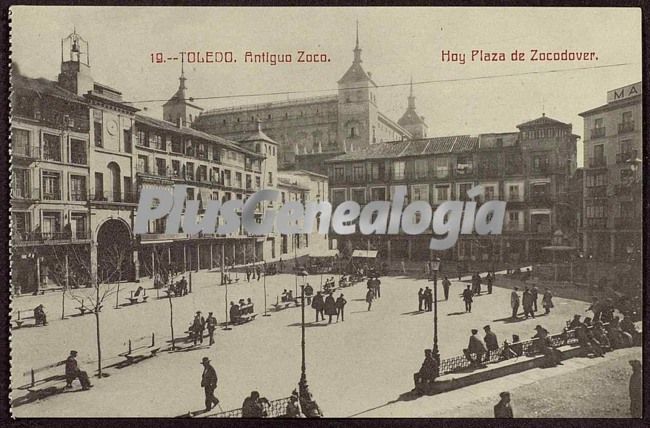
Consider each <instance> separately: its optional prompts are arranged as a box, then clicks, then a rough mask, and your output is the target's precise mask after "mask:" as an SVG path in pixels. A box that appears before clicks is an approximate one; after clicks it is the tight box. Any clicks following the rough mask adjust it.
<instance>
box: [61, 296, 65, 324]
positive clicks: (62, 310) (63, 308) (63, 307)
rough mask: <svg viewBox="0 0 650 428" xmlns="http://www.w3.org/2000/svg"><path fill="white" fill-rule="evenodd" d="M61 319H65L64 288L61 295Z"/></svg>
mask: <svg viewBox="0 0 650 428" xmlns="http://www.w3.org/2000/svg"><path fill="white" fill-rule="evenodd" d="M61 319H62V320H64V319H65V288H64V289H63V292H62V293H61Z"/></svg>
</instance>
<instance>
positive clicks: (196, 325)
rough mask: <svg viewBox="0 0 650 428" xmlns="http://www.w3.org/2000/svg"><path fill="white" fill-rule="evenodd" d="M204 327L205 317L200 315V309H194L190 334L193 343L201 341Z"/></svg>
mask: <svg viewBox="0 0 650 428" xmlns="http://www.w3.org/2000/svg"><path fill="white" fill-rule="evenodd" d="M204 329H205V318H203V317H202V316H201V311H196V315H194V321H193V322H192V335H193V339H194V345H196V342H198V341H201V343H203V330H204Z"/></svg>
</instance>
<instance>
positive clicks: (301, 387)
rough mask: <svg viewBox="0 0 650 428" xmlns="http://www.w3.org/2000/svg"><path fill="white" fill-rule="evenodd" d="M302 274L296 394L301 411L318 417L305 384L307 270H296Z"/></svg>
mask: <svg viewBox="0 0 650 428" xmlns="http://www.w3.org/2000/svg"><path fill="white" fill-rule="evenodd" d="M298 275H300V276H302V278H303V279H302V284H301V285H300V333H301V339H300V348H301V358H302V359H301V364H300V381H299V382H298V395H299V397H300V406H301V407H302V410H303V413H304V414H305V416H307V417H320V416H321V415H320V409H319V407H318V404H316V402H315V401H314V400H313V398H312V396H311V393H310V392H309V385H308V384H307V365H306V358H305V277H306V276H307V275H308V273H307V271H305V270H302V271H296V278H297V276H298Z"/></svg>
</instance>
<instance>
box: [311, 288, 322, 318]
mask: <svg viewBox="0 0 650 428" xmlns="http://www.w3.org/2000/svg"><path fill="white" fill-rule="evenodd" d="M311 307H312V308H314V310H315V311H316V322H318V316H319V315H320V317H321V321H324V320H325V314H324V313H323V309H324V308H325V302H324V301H323V295H322V294H321V292H320V291H317V292H316V295H315V296H314V298H313V300H312V301H311Z"/></svg>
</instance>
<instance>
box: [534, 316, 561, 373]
mask: <svg viewBox="0 0 650 428" xmlns="http://www.w3.org/2000/svg"><path fill="white" fill-rule="evenodd" d="M535 331H536V332H537V333H536V334H535V335H534V336H533V339H537V340H536V341H535V346H536V347H537V350H538V351H539V352H540V353H542V354H544V355H545V356H546V366H547V367H554V366H557V365H562V353H561V352H560V351H558V350H557V349H555V348H554V347H553V344H552V343H551V340H550V338H549V337H548V330H546V329H545V328H544V327H542V326H541V325H536V326H535Z"/></svg>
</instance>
